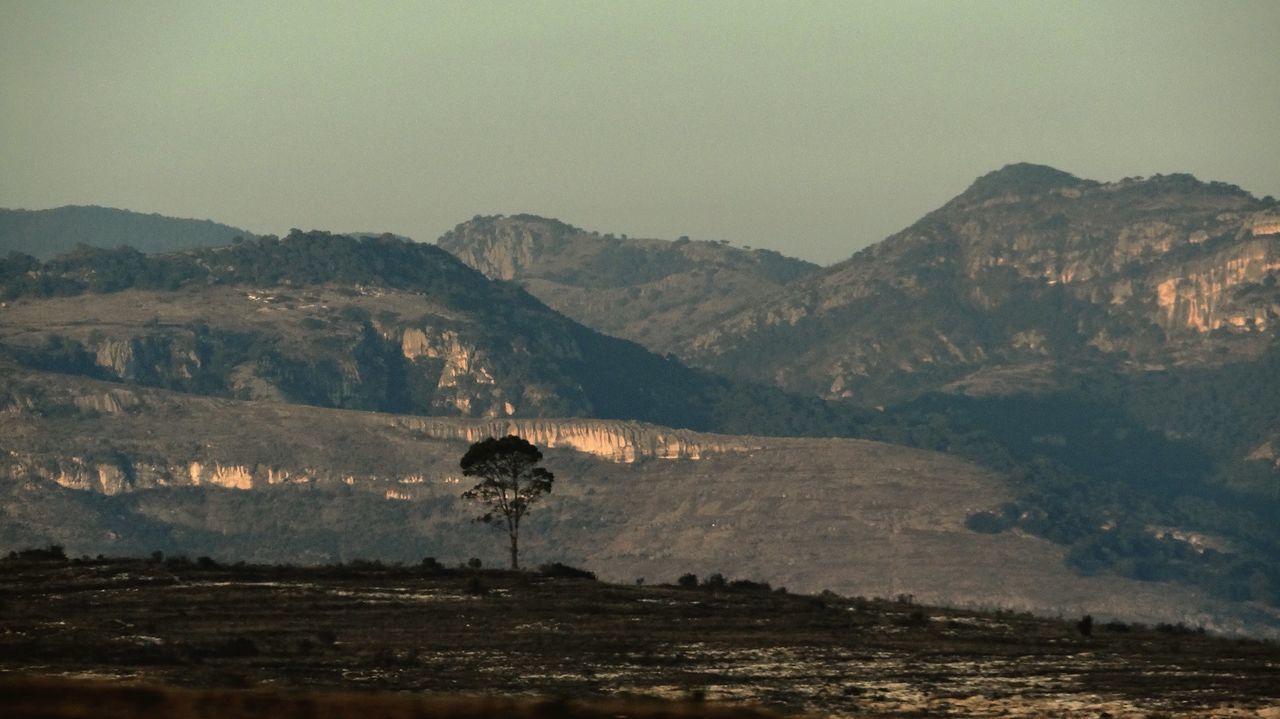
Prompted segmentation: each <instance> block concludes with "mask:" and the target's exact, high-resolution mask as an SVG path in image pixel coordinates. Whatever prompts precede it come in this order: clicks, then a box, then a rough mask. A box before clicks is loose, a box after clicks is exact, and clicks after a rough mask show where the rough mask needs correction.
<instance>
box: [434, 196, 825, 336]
mask: <svg viewBox="0 0 1280 719" xmlns="http://www.w3.org/2000/svg"><path fill="white" fill-rule="evenodd" d="M436 244H438V245H439V246H440V247H442V248H444V249H446V250H448V251H449V252H451V253H453V254H454V255H456V256H457V257H458V258H459V259H461V260H462V261H463V262H465V263H466V264H468V265H470V266H471V267H474V268H476V269H477V270H480V271H481V272H483V273H484V274H485V275H486V276H487V277H491V278H494V279H501V280H514V281H516V282H518V283H520V285H521V286H523V287H524V288H525V289H526V290H528V291H529V292H530V293H531V294H533V295H534V296H536V297H537V298H538V299H540V300H542V301H543V302H545V303H546V304H547V305H548V306H550V307H552V308H554V309H555V310H557V311H559V312H562V313H563V314H565V315H567V316H569V317H572V318H573V319H575V320H577V321H579V322H581V323H583V324H585V325H587V326H588V327H592V328H594V329H596V330H599V331H600V332H604V333H605V334H609V335H613V336H616V337H623V338H625V339H629V340H631V341H633V342H637V343H639V344H641V345H644V346H645V347H647V348H648V349H650V350H652V351H654V352H658V353H662V354H665V353H668V352H671V351H673V350H675V349H676V348H677V347H679V346H680V345H681V343H683V342H685V341H687V340H689V339H690V338H692V337H695V336H697V333H698V332H699V331H700V330H701V328H703V327H705V326H706V325H708V324H711V323H714V322H715V321H717V320H719V319H720V318H723V317H725V316H728V315H732V314H734V313H736V312H738V311H740V310H742V309H743V308H745V307H749V306H751V305H752V304H753V303H755V302H757V301H759V300H761V299H762V298H764V297H766V296H767V295H768V294H769V293H770V292H772V291H774V290H776V289H778V288H779V287H781V286H783V285H785V284H787V283H789V282H791V281H793V280H796V279H797V278H800V277H804V276H806V275H809V274H811V273H812V272H814V271H815V270H817V269H818V266H817V265H814V264H811V263H809V262H805V261H803V260H797V259H793V258H790V257H784V256H782V255H780V254H778V253H777V252H773V251H772V250H749V249H739V248H735V247H730V246H728V244H727V243H721V242H706V241H702V242H695V241H691V240H689V238H687V237H682V238H680V239H678V240H676V241H674V242H668V241H665V240H655V239H638V238H629V237H627V236H626V235H623V236H621V237H615V236H614V235H612V234H607V235H601V234H600V233H598V232H587V231H585V230H582V229H579V228H577V227H574V226H572V225H568V224H565V223H563V222H560V221H558V220H551V219H545V218H541V217H535V216H533V215H512V216H509V217H508V216H502V215H498V216H492V217H476V218H474V219H472V220H471V221H469V222H464V223H462V224H460V225H458V226H457V227H455V228H454V229H453V230H451V231H450V232H448V233H446V234H445V235H444V236H442V237H441V238H440V239H439V240H437V241H436Z"/></svg>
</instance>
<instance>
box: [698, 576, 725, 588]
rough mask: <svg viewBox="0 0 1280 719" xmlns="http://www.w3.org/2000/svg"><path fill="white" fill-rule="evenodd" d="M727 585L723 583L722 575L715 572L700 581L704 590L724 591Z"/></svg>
mask: <svg viewBox="0 0 1280 719" xmlns="http://www.w3.org/2000/svg"><path fill="white" fill-rule="evenodd" d="M728 585H729V583H728V582H727V581H725V578H724V575H723V574H721V573H720V572H716V573H715V574H712V575H711V576H709V577H707V578H706V579H704V580H702V586H703V588H704V589H724V588H725V587H727V586H728Z"/></svg>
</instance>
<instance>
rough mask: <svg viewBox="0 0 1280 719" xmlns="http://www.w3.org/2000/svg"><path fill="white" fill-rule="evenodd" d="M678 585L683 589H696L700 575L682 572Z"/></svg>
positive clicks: (677, 581)
mask: <svg viewBox="0 0 1280 719" xmlns="http://www.w3.org/2000/svg"><path fill="white" fill-rule="evenodd" d="M676 586H678V587H680V588H682V589H695V588H697V586H698V575H696V574H693V573H692V572H690V573H689V574H681V575H680V578H679V579H677V580H676Z"/></svg>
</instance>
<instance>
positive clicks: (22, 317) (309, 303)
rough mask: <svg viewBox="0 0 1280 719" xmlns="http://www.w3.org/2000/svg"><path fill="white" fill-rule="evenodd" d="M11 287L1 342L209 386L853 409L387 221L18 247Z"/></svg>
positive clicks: (225, 392)
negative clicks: (468, 260)
mask: <svg viewBox="0 0 1280 719" xmlns="http://www.w3.org/2000/svg"><path fill="white" fill-rule="evenodd" d="M0 298H4V299H6V300H8V303H7V305H6V307H4V308H3V309H0V351H4V352H8V353H10V354H11V355H13V356H14V357H16V358H17V359H18V360H19V361H21V362H23V363H25V364H27V365H29V366H32V367H37V368H41V369H46V370H53V371H60V372H64V373H72V374H82V375H86V376H90V377H98V378H105V379H113V380H117V381H123V382H127V383H131V384H139V385H144V386H154V387H167V388H170V389H176V390H180V391H185V392H193V393H198V394H206V395H212V396H221V397H234V398H240V399H262V400H270V401H285V402H295V403H303V404H312V405H317V406H324V407H341V408H348V409H361V410H372V411H391V412H407V413H415V414H424V415H451V416H462V417H499V416H501V417H507V416H517V417H548V416H553V417H554V416H558V417H566V416H579V417H597V418H615V419H638V420H644V421H650V422H658V423H661V424H665V425H669V426H677V427H688V428H692V429H701V430H720V431H743V430H744V429H749V430H751V431H756V432H760V433H780V434H796V433H808V434H813V433H823V432H824V431H829V428H830V427H831V426H832V422H833V421H834V422H836V423H837V424H839V423H841V422H844V423H847V422H848V421H849V420H850V419H852V418H856V417H858V416H859V415H858V413H857V412H850V411H848V410H847V409H840V410H839V411H834V410H832V409H831V408H830V407H829V403H824V402H822V401H820V400H807V399H798V398H791V397H788V396H786V395H785V394H783V393H782V392H781V391H779V390H777V389H772V388H767V387H751V386H748V385H743V384H741V383H735V382H732V381H730V380H726V379H724V378H721V377H718V376H716V375H713V374H710V373H707V372H705V371H701V370H695V369H690V368H688V367H686V366H684V365H683V364H681V363H680V362H679V361H676V360H674V359H671V358H663V357H659V356H657V355H654V354H652V353H650V352H648V351H646V350H644V349H643V348H641V347H640V346H638V345H635V344H632V343H630V342H627V341H625V340H621V339H615V338H613V337H608V336H605V335H602V334H600V333H598V332H595V331H592V330H590V329H587V328H586V327H583V326H582V325H579V324H578V323H576V322H573V321H572V320H570V319H568V318H566V317H564V316H563V315H560V314H558V313H556V312H554V311H552V310H550V309H548V308H547V307H546V306H544V305H543V304H541V303H540V302H538V301H537V300H536V299H534V298H533V297H532V296H530V295H529V294H527V293H525V292H524V291H523V290H521V289H519V288H518V287H517V286H515V285H513V284H510V283H504V282H494V281H491V280H489V279H487V278H485V277H484V276H483V275H481V274H480V273H479V272H476V271H475V270H472V269H471V268H469V267H467V266H465V265H463V264H462V263H461V262H459V261H458V260H457V259H456V258H454V257H453V256H452V255H450V254H449V253H447V252H445V251H444V250H441V249H439V248H437V247H434V246H431V245H424V244H419V243H414V242H408V241H404V240H400V239H396V238H394V237H391V236H383V237H377V238H369V237H366V238H363V239H355V238H351V237H346V236H342V235H331V234H329V233H324V232H310V233H305V232H301V231H296V232H294V233H292V234H290V235H289V236H288V237H286V238H284V239H276V238H270V237H268V238H263V239H260V240H253V241H245V242H240V243H237V244H234V245H231V246H228V247H220V248H206V249H195V250H186V251H183V252H178V253H171V254H165V255H145V254H142V253H140V252H138V251H136V250H132V249H129V248H120V249H116V250H99V249H94V248H88V247H83V248H80V249H78V250H77V251H75V252H72V253H69V254H67V255H63V256H60V257H57V258H53V259H50V260H48V261H45V262H40V261H38V260H35V259H34V258H31V257H27V256H20V255H12V256H10V257H9V258H7V259H5V260H2V261H0ZM837 415H838V416H837ZM841 418H843V419H841Z"/></svg>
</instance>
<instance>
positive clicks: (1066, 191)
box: [676, 164, 1280, 404]
mask: <svg viewBox="0 0 1280 719" xmlns="http://www.w3.org/2000/svg"><path fill="white" fill-rule="evenodd" d="M1278 272H1280V204H1277V203H1276V202H1275V201H1274V200H1271V199H1270V198H1268V199H1266V200H1258V199H1256V198H1254V197H1253V196H1251V195H1250V194H1248V193H1247V192H1245V191H1243V190H1241V189H1240V188H1238V187H1235V186H1232V185H1227V184H1223V183H1218V182H1211V183H1204V182H1200V181H1198V180H1196V179H1195V178H1194V177H1192V176H1190V175H1167V176H1155V177H1151V178H1148V179H1142V178H1134V179H1126V180H1123V181H1120V182H1115V183H1098V182H1094V181H1090V180H1082V179H1079V178H1076V177H1074V176H1073V175H1070V174H1068V173H1065V172H1061V171H1059V170H1055V169H1053V168H1049V167H1044V166H1038V165H1029V164H1020V165H1010V166H1008V167H1005V168H1004V169H1001V170H998V171H995V172H992V173H990V174H988V175H985V176H983V177H981V178H979V179H978V180H977V181H975V182H974V183H973V185H972V186H971V187H970V188H969V189H968V190H966V191H965V192H964V193H962V194H960V195H959V196H958V197H956V198H955V199H953V200H951V201H950V202H948V203H947V204H946V205H944V206H943V207H941V208H939V209H938V210H936V211H934V212H931V213H929V214H928V215H926V216H925V217H924V218H922V219H921V220H920V221H918V222H916V223H915V224H913V225H912V226H910V227H908V228H907V229H905V230H903V231H901V232H899V233H897V234H895V235H893V236H891V237H889V238H888V239H886V240H884V241H883V242H881V243H879V244H876V245H873V246H872V247H869V248H867V249H865V250H863V251H861V252H859V253H857V254H856V255H854V256H853V257H852V258H850V259H849V260H846V261H845V262H841V263H839V264H837V265H834V266H832V267H828V268H825V269H823V270H822V271H820V272H817V273H814V274H812V275H810V276H808V277H805V278H802V279H799V280H798V281H796V282H793V283H791V284H790V285H789V286H788V287H787V288H786V289H785V290H784V291H783V292H781V293H779V294H777V295H775V296H773V297H771V298H769V299H768V300H766V301H764V302H762V303H757V304H755V305H753V306H751V307H748V308H745V309H743V310H742V311H740V312H738V313H736V314H735V315H734V316H732V317H729V318H727V319H725V320H724V321H722V322H720V323H719V324H718V325H717V326H716V327H714V328H711V329H709V330H707V331H704V332H702V333H701V334H700V335H699V336H697V337H695V338H692V339H691V340H689V341H687V342H685V343H684V344H682V345H681V346H680V347H679V348H678V349H677V352H676V353H677V354H678V355H679V356H681V357H683V358H685V359H686V360H688V361H690V362H692V363H694V364H697V365H700V366H705V367H708V368H711V369H714V370H716V371H718V372H721V373H723V374H729V375H734V376H741V377H749V378H753V379H756V380H760V381H767V382H774V383H776V384H778V385H779V386H781V387H784V388H786V389H788V390H792V391H796V392H801V393H806V394H812V395H818V396H824V397H830V398H844V399H849V400H852V401H854V402H859V403H863V404H886V403H891V402H895V401H902V400H905V399H910V398H911V397H914V396H918V395H920V394H922V393H924V392H927V391H929V390H937V389H944V388H945V389H948V390H951V391H957V392H966V393H969V394H975V395H980V394H992V393H996V394H999V393H1002V392H1006V391H1022V390H1027V389H1043V388H1048V387H1053V386H1056V385H1057V384H1058V381H1059V380H1058V379H1057V378H1055V376H1054V370H1055V369H1061V368H1075V367H1093V366H1098V365H1103V366H1108V367H1112V368H1116V369H1122V370H1125V371H1129V372H1145V371H1150V370H1155V369H1161V368H1183V367H1213V366H1220V365H1224V364H1231V363H1237V362H1247V361H1251V360H1253V359H1255V358H1257V357H1258V356H1259V355H1261V354H1262V353H1263V352H1265V350H1266V348H1267V346H1268V345H1269V344H1270V342H1271V341H1272V339H1273V338H1274V336H1275V331H1274V330H1275V325H1276V322H1277V320H1278V319H1280V288H1277V286H1276V275H1277V273H1278Z"/></svg>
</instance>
